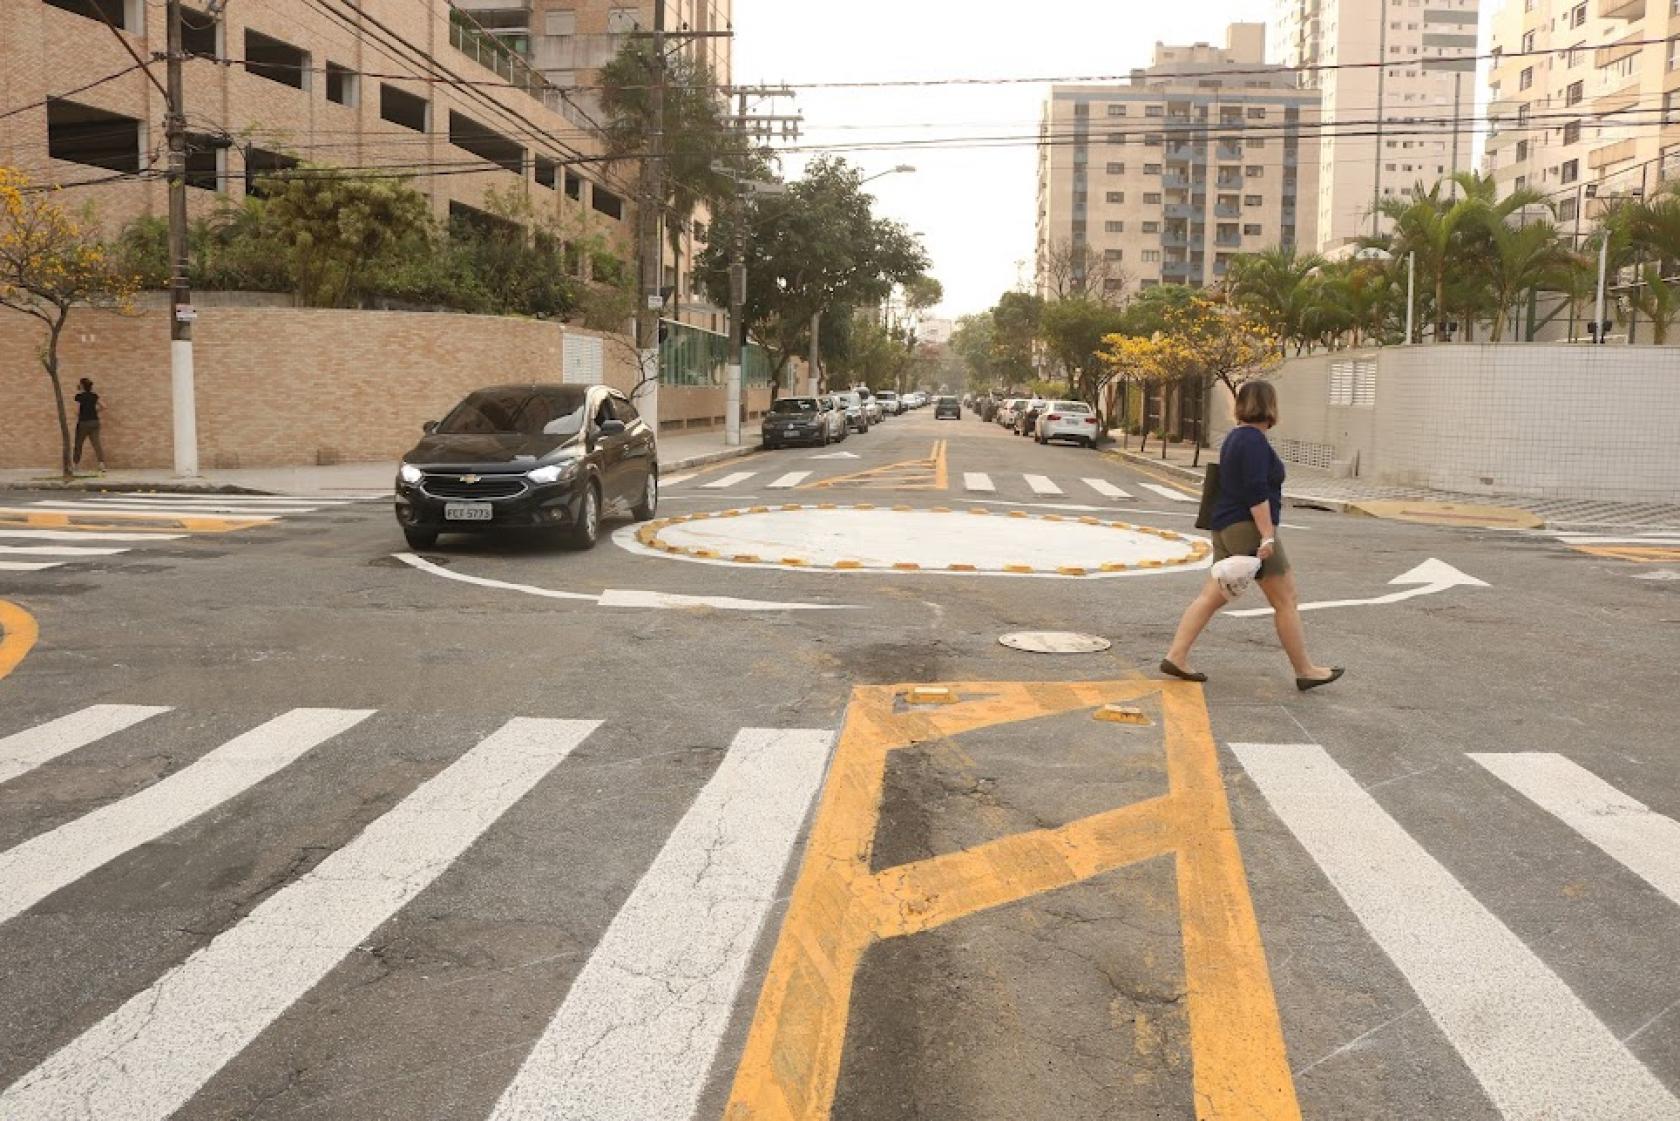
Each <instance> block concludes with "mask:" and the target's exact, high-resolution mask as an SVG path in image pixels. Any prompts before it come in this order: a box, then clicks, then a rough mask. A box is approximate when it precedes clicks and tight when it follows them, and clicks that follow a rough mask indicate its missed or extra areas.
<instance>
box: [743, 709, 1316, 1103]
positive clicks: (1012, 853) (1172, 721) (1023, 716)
mask: <svg viewBox="0 0 1680 1121" xmlns="http://www.w3.org/2000/svg"><path fill="white" fill-rule="evenodd" d="M924 688H925V687H924ZM947 688H949V689H951V690H952V691H954V692H955V693H956V694H957V700H958V703H956V704H952V705H948V706H945V707H942V708H939V709H934V710H926V709H917V710H914V711H908V712H902V711H899V710H898V709H897V708H895V701H896V699H897V698H899V697H905V696H908V695H913V687H910V686H903V685H898V686H871V687H864V688H859V689H857V690H855V691H854V692H853V695H852V705H851V708H850V709H849V711H848V713H847V717H846V724H845V727H844V729H843V730H842V731H841V735H840V743H839V746H838V748H837V749H836V752H835V759H834V765H833V768H832V769H831V771H830V774H829V779H828V783H827V785H826V787H825V788H824V791H823V795H822V801H821V803H820V805H819V808H818V810H817V817H816V821H815V823H814V824H813V826H812V829H811V838H810V841H809V843H808V845H807V849H806V853H805V859H804V862H803V863H802V865H801V867H800V872H799V879H798V881H797V882H796V883H795V885H794V890H793V897H792V900H791V902H790V904H789V906H788V912H787V917H786V918H785V919H784V920H783V923H782V929H781V933H780V935H779V937H778V939H777V943H776V948H775V951H774V953H773V955H772V958H771V962H770V969H769V972H768V974H767V975H766V977H765V981H764V987H763V989H762V990H761V992H760V994H759V1000H758V1006H757V1009H756V1012H755V1015H754V1017H753V1022H752V1026H751V1028H750V1030H749V1032H748V1036H747V1043H746V1047H745V1050H744V1051H743V1054H742V1057H741V1062H740V1065H739V1066H738V1067H737V1069H736V1073H735V1080H734V1083H733V1086H732V1087H731V1090H730V1097H729V1104H728V1108H727V1110H726V1111H725V1118H726V1119H727V1121H819V1119H822V1118H826V1117H828V1116H829V1112H830V1109H831V1108H832V1106H833V1101H834V1092H835V1085H836V1082H837V1079H838V1077H839V1072H840V1059H841V1054H842V1052H843V1050H844V1044H845V1032H846V1021H847V1015H848V1012H849V1009H850V1005H851V996H852V987H853V984H854V978H855V976H856V972H857V968H858V965H859V964H860V962H861V961H862V958H863V955H864V953H865V951H867V950H868V948H869V947H870V946H871V945H873V944H874V943H875V942H877V941H880V940H883V939H887V938H897V937H902V936H905V935H911V934H916V933H920V932H923V931H927V930H932V929H934V928H935V927H938V926H940V925H943V924H945V923H948V922H951V921H953V920H956V919H960V918H963V917H965V916H967V915H972V914H975V913H976V912H979V911H983V910H986V909H989V908H993V907H997V906H1001V905H1003V904H1006V903H1012V902H1016V901H1018V900H1021V899H1024V898H1027V897H1030V896H1032V895H1036V894H1039V893H1042V892H1046V891H1053V890H1055V889H1057V888H1061V887H1066V886H1068V885H1070V884H1074V883H1078V882H1079V881H1081V880H1085V879H1089V878H1090V877H1092V876H1096V875H1100V874H1101V873H1103V872H1107V871H1112V870H1113V869H1116V868H1120V867H1123V866H1125V865H1128V864H1132V863H1136V862H1138V861H1141V860H1147V859H1151V858H1153V857H1157V856H1163V855H1168V854H1172V855H1174V856H1175V858H1176V862H1177V872H1178V892H1179V908H1180V912H1181V921H1182V925H1183V941H1184V961H1185V972H1186V987H1187V992H1188V1001H1187V1004H1188V1011H1189V1021H1190V1040H1191V1054H1192V1060H1193V1071H1194V1075H1193V1076H1194V1080H1195V1093H1196V1101H1197V1113H1196V1115H1197V1118H1198V1121H1238V1119H1242V1121H1299V1119H1300V1108H1299V1106H1298V1104H1297V1103H1296V1100H1295V1088H1294V1082H1293V1080H1292V1078H1291V1076H1290V1071H1289V1064H1288V1059H1287V1055H1286V1054H1285V1051H1284V1046H1283V1034H1282V1028H1281V1026H1280V1024H1279V1020H1278V1014H1277V1008H1276V1002H1275V999H1274V997H1273V994H1272V986H1271V978H1270V975H1269V973H1268V970H1267V967H1266V958H1265V952H1264V949H1263V947H1262V945H1261V942H1260V930H1259V924H1258V922H1257V921H1256V919H1255V917H1254V907H1253V903H1252V901H1251V900H1250V898H1249V895H1248V886H1247V880H1246V878H1245V876H1244V873H1243V866H1242V855H1241V853H1240V851H1239V850H1238V848H1237V844H1236V837H1235V832H1234V830H1233V827H1232V824H1231V816H1230V811H1229V808H1228V806H1227V804H1226V800H1225V788H1224V786H1223V784H1222V782H1221V781H1220V777H1219V765H1218V758H1217V753H1216V750H1215V748H1214V743H1213V735H1212V730H1211V727H1210V726H1209V723H1208V717H1207V710H1206V708H1205V705H1204V703H1203V700H1202V694H1201V691H1200V689H1199V688H1198V687H1197V686H1195V685H1192V684H1190V683H1187V682H1159V681H1144V680H1141V679H1139V680H1130V681H1107V682H1072V683H1061V682H1058V683H1048V684H1031V683H1019V682H1001V683H1000V682H980V683H963V684H953V685H950V686H947ZM1151 695H1158V696H1159V698H1160V703H1161V710H1162V723H1163V725H1164V726H1165V727H1164V747H1165V751H1166V757H1167V775H1168V783H1169V787H1168V788H1169V793H1168V794H1166V795H1165V796H1162V797H1159V798H1152V799H1149V800H1147V801H1144V802H1139V803H1136V804H1133V805H1130V806H1122V807H1120V808H1118V809H1113V810H1109V811H1107V812H1104V813H1099V814H1095V815H1093V816H1091V817H1087V818H1083V819H1081V820H1078V821H1074V822H1070V823H1068V824H1067V825H1063V826H1061V827H1059V828H1055V829H1040V830H1033V831H1029V832H1026V833H1019V834H1015V835H1012V836H1008V837H1003V838H1000V839H998V840H995V841H990V842H987V843H985V844H982V845H977V846H975V847H973V848H970V849H967V850H965V851H962V852H956V853H949V854H945V855H942V856H937V857H933V858H931V859H928V860H920V861H914V862H912V863H909V864H903V865H899V866H897V867H894V868H887V869H884V870H882V871H880V872H871V871H870V864H871V852H872V849H873V846H874V842H875V833H876V829H877V825H878V822H879V817H880V809H881V794H882V788H883V784H884V781H885V775H886V767H887V756H888V754H889V753H890V752H892V751H896V750H900V749H902V748H906V747H910V746H913V745H916V744H922V743H928V742H929V741H942V740H944V739H946V738H947V737H951V736H955V735H958V734H960V733H963V732H969V731H974V730H976V729H980V728H987V727H993V726H996V725H1000V724H1010V723H1015V722H1018V721H1022V720H1029V719H1034V718H1037V717H1042V716H1051V715H1056V714H1059V713H1065V712H1073V711H1078V710H1081V709H1092V710H1094V709H1097V708H1100V707H1102V706H1104V705H1111V704H1126V703H1131V702H1136V701H1138V700H1140V699H1142V698H1144V697H1148V696H1151Z"/></svg>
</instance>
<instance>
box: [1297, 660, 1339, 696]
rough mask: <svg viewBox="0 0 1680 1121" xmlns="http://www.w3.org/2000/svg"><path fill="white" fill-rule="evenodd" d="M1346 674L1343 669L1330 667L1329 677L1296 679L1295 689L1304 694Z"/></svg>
mask: <svg viewBox="0 0 1680 1121" xmlns="http://www.w3.org/2000/svg"><path fill="white" fill-rule="evenodd" d="M1346 672H1347V670H1345V669H1343V668H1342V667H1341V666H1331V667H1330V676H1329V677H1297V678H1296V679H1295V688H1297V689H1299V690H1300V691H1301V692H1303V693H1305V692H1306V691H1307V690H1308V689H1317V688H1318V687H1319V686H1320V685H1328V684H1330V683H1331V682H1332V681H1335V680H1336V679H1337V678H1339V677H1341V676H1342V674H1344V673H1346Z"/></svg>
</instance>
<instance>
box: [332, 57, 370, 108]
mask: <svg viewBox="0 0 1680 1121" xmlns="http://www.w3.org/2000/svg"><path fill="white" fill-rule="evenodd" d="M361 92H362V91H361V75H360V74H357V73H356V72H355V71H354V70H352V69H350V68H349V67H348V66H340V65H339V64H338V63H336V62H329V63H327V100H328V101H336V102H337V103H338V104H340V105H348V106H350V107H351V108H355V107H356V106H357V105H360V104H361V103H362V98H361Z"/></svg>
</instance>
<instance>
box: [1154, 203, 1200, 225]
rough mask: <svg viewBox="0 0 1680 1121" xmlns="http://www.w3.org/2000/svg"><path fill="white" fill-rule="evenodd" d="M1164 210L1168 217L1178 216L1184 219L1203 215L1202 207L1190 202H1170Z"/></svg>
mask: <svg viewBox="0 0 1680 1121" xmlns="http://www.w3.org/2000/svg"><path fill="white" fill-rule="evenodd" d="M1163 211H1164V212H1165V214H1166V216H1167V217H1168V218H1177V219H1181V220H1184V221H1188V220H1189V219H1191V218H1200V217H1201V216H1202V207H1200V206H1196V205H1194V204H1193V203H1188V202H1169V203H1168V204H1167V205H1166V206H1165V207H1164V208H1163Z"/></svg>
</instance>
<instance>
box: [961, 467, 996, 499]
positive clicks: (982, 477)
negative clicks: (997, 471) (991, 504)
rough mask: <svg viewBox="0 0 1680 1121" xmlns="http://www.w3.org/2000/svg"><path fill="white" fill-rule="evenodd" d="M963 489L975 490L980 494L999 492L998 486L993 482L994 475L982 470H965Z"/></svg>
mask: <svg viewBox="0 0 1680 1121" xmlns="http://www.w3.org/2000/svg"><path fill="white" fill-rule="evenodd" d="M963 489H964V490H971V491H975V492H977V493H980V494H996V493H997V486H996V485H995V484H993V482H992V477H991V476H990V475H987V474H985V473H984V472H981V471H964V472H963Z"/></svg>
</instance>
